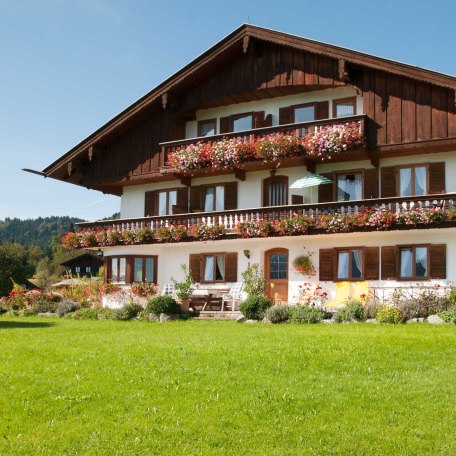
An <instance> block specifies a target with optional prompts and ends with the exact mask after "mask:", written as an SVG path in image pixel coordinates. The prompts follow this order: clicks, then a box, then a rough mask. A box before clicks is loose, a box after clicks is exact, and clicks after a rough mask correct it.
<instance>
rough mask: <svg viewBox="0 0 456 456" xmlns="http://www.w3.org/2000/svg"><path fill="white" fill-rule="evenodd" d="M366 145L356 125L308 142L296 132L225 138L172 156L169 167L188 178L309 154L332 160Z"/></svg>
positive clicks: (329, 129) (323, 132)
mask: <svg viewBox="0 0 456 456" xmlns="http://www.w3.org/2000/svg"><path fill="white" fill-rule="evenodd" d="M362 144H364V136H363V135H362V134H361V132H360V130H359V126H358V124H357V123H356V122H353V123H346V124H341V125H329V126H327V127H323V128H321V129H319V130H318V131H317V132H314V133H309V134H308V135H306V137H305V138H304V139H303V138H301V137H300V136H299V135H297V134H296V133H294V132H289V133H282V132H278V133H271V134H269V135H267V136H262V137H259V138H255V139H246V140H245V139H244V138H222V139H220V140H218V141H213V142H211V143H202V142H199V143H196V144H189V145H187V146H182V147H179V148H178V149H176V150H175V151H174V152H172V153H171V154H170V155H169V158H168V164H169V165H170V166H171V167H173V168H175V169H177V170H178V171H180V172H182V173H187V174H188V173H191V172H192V171H194V170H196V169H200V168H205V167H213V168H218V169H232V168H235V167H237V166H239V165H241V164H242V163H246V162H248V161H252V160H262V161H263V162H265V163H270V162H274V161H278V160H282V159H284V158H290V157H296V156H299V155H305V154H307V155H309V156H311V157H316V158H320V159H322V160H323V159H330V158H331V156H332V155H336V154H340V153H342V152H346V151H348V150H350V149H353V148H355V147H357V146H360V145H362Z"/></svg>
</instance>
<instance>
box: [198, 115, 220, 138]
mask: <svg viewBox="0 0 456 456" xmlns="http://www.w3.org/2000/svg"><path fill="white" fill-rule="evenodd" d="M216 134H217V119H209V120H200V121H199V122H198V137H200V136H214V135H216Z"/></svg>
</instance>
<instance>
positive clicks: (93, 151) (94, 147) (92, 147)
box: [88, 144, 105, 162]
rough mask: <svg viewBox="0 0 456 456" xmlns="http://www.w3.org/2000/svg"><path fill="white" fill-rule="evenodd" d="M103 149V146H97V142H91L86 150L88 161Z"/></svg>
mask: <svg viewBox="0 0 456 456" xmlns="http://www.w3.org/2000/svg"><path fill="white" fill-rule="evenodd" d="M103 151H105V148H104V147H101V146H98V145H97V144H91V145H90V146H89V151H88V157H89V161H90V162H91V161H92V160H93V157H94V156H97V155H100V154H101V153H102V152H103Z"/></svg>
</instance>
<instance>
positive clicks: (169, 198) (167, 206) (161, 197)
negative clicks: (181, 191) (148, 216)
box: [157, 190, 177, 215]
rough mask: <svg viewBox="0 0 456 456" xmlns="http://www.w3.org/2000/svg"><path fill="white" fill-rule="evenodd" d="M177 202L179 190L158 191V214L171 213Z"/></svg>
mask: <svg viewBox="0 0 456 456" xmlns="http://www.w3.org/2000/svg"><path fill="white" fill-rule="evenodd" d="M176 204H177V190H163V191H159V192H158V196H157V205H158V211H157V212H158V215H171V214H172V213H173V206H175V205H176Z"/></svg>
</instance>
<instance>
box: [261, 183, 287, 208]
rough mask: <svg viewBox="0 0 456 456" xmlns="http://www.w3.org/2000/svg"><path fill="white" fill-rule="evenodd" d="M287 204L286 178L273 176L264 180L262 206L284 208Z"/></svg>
mask: <svg viewBox="0 0 456 456" xmlns="http://www.w3.org/2000/svg"><path fill="white" fill-rule="evenodd" d="M287 204H288V177H287V176H274V177H269V178H268V179H265V180H264V185H263V206H265V207H267V206H285V205H287Z"/></svg>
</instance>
